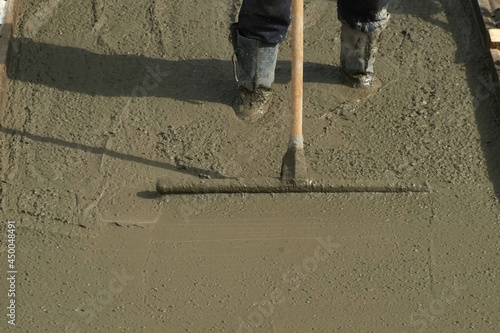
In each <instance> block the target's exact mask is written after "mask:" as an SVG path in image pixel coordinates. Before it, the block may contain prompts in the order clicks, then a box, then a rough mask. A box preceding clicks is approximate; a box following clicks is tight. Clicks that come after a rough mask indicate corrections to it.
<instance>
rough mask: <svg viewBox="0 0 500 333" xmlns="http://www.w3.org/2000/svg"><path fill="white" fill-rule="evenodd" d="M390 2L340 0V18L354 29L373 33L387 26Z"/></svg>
mask: <svg viewBox="0 0 500 333" xmlns="http://www.w3.org/2000/svg"><path fill="white" fill-rule="evenodd" d="M388 3H389V1H388V0H338V1H337V5H338V17H339V20H340V21H341V22H345V23H347V24H349V26H350V27H351V28H353V29H356V30H359V31H364V32H371V31H373V30H376V29H378V28H382V27H384V26H385V25H386V24H387V21H388V19H389V16H388V14H387V5H388Z"/></svg>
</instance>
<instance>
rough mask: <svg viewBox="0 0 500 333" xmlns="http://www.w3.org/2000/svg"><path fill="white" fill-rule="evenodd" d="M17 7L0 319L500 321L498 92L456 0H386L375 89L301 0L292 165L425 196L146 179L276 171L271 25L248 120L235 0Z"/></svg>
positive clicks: (282, 139) (293, 325) (416, 327)
mask: <svg viewBox="0 0 500 333" xmlns="http://www.w3.org/2000/svg"><path fill="white" fill-rule="evenodd" d="M20 5H21V6H20V18H19V29H18V35H17V36H16V38H15V40H14V41H13V58H12V63H11V64H10V68H9V78H10V83H9V85H10V86H9V96H8V100H7V106H6V108H5V110H4V115H3V118H2V119H1V125H2V127H1V128H0V130H1V133H0V135H1V138H2V139H1V141H0V142H1V143H2V146H1V148H2V163H1V178H0V179H1V183H0V186H1V191H2V192H1V193H2V196H1V209H2V214H1V216H2V220H3V222H5V221H6V220H15V221H17V223H18V243H17V244H18V251H19V252H18V259H17V260H18V266H19V267H18V269H19V274H18V290H19V292H18V296H17V302H18V306H19V308H18V318H17V320H18V321H17V325H16V327H9V328H10V329H11V330H12V331H19V332H196V333H198V332H283V333H288V332H312V331H314V332H407V333H410V332H440V333H448V332H449V333H451V332H468V331H474V332H481V333H483V332H484V333H489V332H491V333H493V332H498V331H499V330H500V316H499V315H498V311H499V308H500V301H499V299H500V291H499V287H498V286H499V275H500V266H499V260H500V258H499V255H500V226H499V224H498V221H499V219H500V206H499V203H498V197H499V195H500V169H499V166H500V164H499V156H500V140H499V139H500V138H499V133H500V132H499V128H500V124H499V117H498V108H499V105H498V103H497V101H496V99H495V96H494V94H493V92H494V87H492V84H491V76H490V69H489V68H488V62H487V58H486V53H485V50H484V48H483V45H482V41H481V36H480V34H479V31H478V29H477V25H476V23H475V21H474V17H473V12H472V10H471V9H470V7H469V2H468V1H466V0H455V1H451V0H441V1H431V0H422V1H418V2H417V1H402V0H393V1H391V5H390V10H391V13H392V20H391V22H390V24H389V26H388V27H387V29H386V31H385V33H384V34H383V35H382V41H381V48H380V51H379V57H378V59H377V62H376V64H375V70H376V73H377V75H378V77H379V78H380V80H381V82H382V83H383V86H382V88H381V89H380V90H379V91H378V92H377V93H373V94H366V93H363V92H359V91H356V90H353V89H350V88H347V87H344V86H342V85H341V84H340V71H339V67H338V66H339V52H340V45H339V43H340V36H339V31H340V24H339V22H338V21H337V20H336V18H335V17H336V14H335V13H336V2H335V1H327V0H316V1H307V3H306V9H305V13H306V20H305V24H306V30H305V61H306V63H305V81H306V82H305V90H304V96H305V103H304V112H305V119H304V126H305V127H304V138H305V152H306V158H307V162H308V171H309V172H311V173H312V172H314V173H315V174H317V175H320V177H323V178H326V179H331V180H338V181H339V182H357V181H363V180H366V181H377V182H386V183H387V184H394V183H405V182H414V181H415V180H418V181H426V182H427V183H428V184H430V186H431V188H432V191H431V192H430V193H427V194H425V193H420V194H416V193H413V194H412V193H408V194H359V193H357V194H294V195H292V194H289V195H287V194H283V195H270V194H265V195H243V194H242V195H239V194H238V195H196V196H164V197H160V196H157V195H156V193H155V191H154V186H155V182H156V180H157V179H158V178H161V177H164V176H169V177H174V178H175V177H176V176H178V175H181V176H185V174H192V175H193V177H194V176H200V177H212V178H217V177H219V178H220V177H223V176H225V177H240V176H244V177H247V178H248V177H252V176H255V177H257V176H258V177H277V176H279V172H280V167H281V163H280V161H281V158H282V157H283V154H284V153H285V151H286V149H287V140H288V135H289V125H290V124H289V123H290V119H289V116H288V115H289V108H290V103H289V99H290V98H289V92H290V70H289V64H290V63H289V59H290V58H291V54H290V41H289V40H287V41H286V42H285V43H284V44H283V45H282V47H281V52H280V55H279V57H280V61H279V63H278V68H277V71H276V78H277V80H276V84H275V85H274V89H275V98H274V100H273V104H272V105H271V108H270V111H269V113H268V114H266V116H265V117H263V118H262V119H261V120H260V121H259V122H257V123H256V124H247V123H244V122H242V121H241V120H239V119H238V118H237V117H236V115H235V113H234V109H233V101H234V98H235V96H236V91H237V90H236V87H235V84H234V82H233V74H232V64H231V62H230V58H231V54H232V50H231V45H230V43H229V42H228V40H227V36H228V33H229V31H228V27H229V24H230V23H231V22H232V21H233V20H234V18H235V16H236V13H237V10H238V3H237V2H229V1H228V2H223V1H216V2H204V1H198V0H186V1H174V2H168V1H150V2H147V3H146V4H145V3H144V2H140V1H130V0H121V1H117V0H112V1H110V0H108V1H101V0H94V1H76V0H66V1H53V0H50V1H43V2H41V1H35V0H25V1H22V2H21V4H20ZM1 231H2V233H1V234H2V235H6V232H5V223H2V230H1ZM5 239H6V238H5V236H2V237H1V238H0V242H2V243H1V244H2V247H1V248H2V262H6V260H5V253H6V252H5V249H6V246H5V241H4V240H5ZM5 270H6V269H5ZM2 281H3V282H2V283H1V284H0V287H1V288H2V290H4V291H5V290H7V285H6V280H2ZM1 325H2V327H5V326H7V323H6V319H5V316H4V319H3V322H2V323H1Z"/></svg>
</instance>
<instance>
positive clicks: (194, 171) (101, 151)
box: [0, 126, 231, 179]
mask: <svg viewBox="0 0 500 333" xmlns="http://www.w3.org/2000/svg"><path fill="white" fill-rule="evenodd" d="M0 132H3V133H5V134H8V135H16V136H20V137H24V138H27V139H30V140H33V141H36V142H42V143H47V144H52V145H58V146H62V147H66V148H71V149H78V150H80V151H83V152H86V153H89V154H98V155H106V156H109V157H112V158H117V159H121V160H124V161H130V162H135V163H140V164H144V165H148V166H152V167H157V168H162V169H165V170H170V171H175V172H179V173H183V174H187V175H191V176H195V177H198V176H200V175H201V176H202V177H204V178H206V177H207V176H209V177H211V178H214V179H230V178H231V177H226V176H224V175H222V174H220V173H218V172H214V171H211V170H205V169H199V168H193V167H187V166H184V165H173V164H170V163H165V162H160V161H154V160H150V159H147V158H144V157H139V156H134V155H130V154H124V153H121V152H118V151H115V150H111V149H107V148H105V147H92V146H89V145H84V144H80V143H76V142H70V141H65V140H61V139H56V138H50V137H46V136H41V135H36V134H32V133H28V132H24V131H19V130H16V129H11V128H6V127H2V126H0Z"/></svg>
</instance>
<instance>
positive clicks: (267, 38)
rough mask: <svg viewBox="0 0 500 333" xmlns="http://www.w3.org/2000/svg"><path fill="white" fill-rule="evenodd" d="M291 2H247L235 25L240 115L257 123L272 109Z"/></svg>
mask: <svg viewBox="0 0 500 333" xmlns="http://www.w3.org/2000/svg"><path fill="white" fill-rule="evenodd" d="M290 5H291V0H244V1H243V5H242V7H241V10H240V14H239V17H238V20H239V21H238V23H235V24H233V25H232V26H231V41H232V43H233V47H234V54H235V56H236V59H235V60H236V62H235V76H236V80H237V82H238V86H239V116H241V117H242V118H244V119H250V120H253V121H254V120H257V119H258V118H260V117H261V116H262V115H263V114H264V113H265V112H266V111H267V109H268V108H269V104H270V103H271V99H272V91H271V85H272V83H273V82H274V71H275V68H276V60H277V57H278V47H279V43H281V42H282V41H283V39H284V38H285V36H286V32H287V29H288V26H289V25H290Z"/></svg>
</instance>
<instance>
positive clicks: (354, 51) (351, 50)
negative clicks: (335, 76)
mask: <svg viewBox="0 0 500 333" xmlns="http://www.w3.org/2000/svg"><path fill="white" fill-rule="evenodd" d="M382 30H383V27H379V28H377V29H375V30H374V31H371V32H365V31H360V30H356V29H353V28H351V27H350V26H349V24H347V23H345V22H343V23H342V28H341V34H340V38H341V48H340V64H341V71H342V77H343V80H344V82H345V83H346V84H347V85H349V86H352V87H355V88H369V89H372V88H373V89H377V88H379V87H380V85H381V84H380V81H379V80H378V79H377V78H376V77H375V74H374V68H373V65H374V63H375V56H376V54H377V51H378V46H379V40H380V34H381V32H382Z"/></svg>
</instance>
